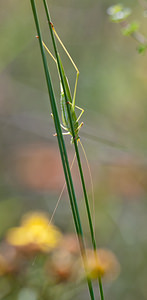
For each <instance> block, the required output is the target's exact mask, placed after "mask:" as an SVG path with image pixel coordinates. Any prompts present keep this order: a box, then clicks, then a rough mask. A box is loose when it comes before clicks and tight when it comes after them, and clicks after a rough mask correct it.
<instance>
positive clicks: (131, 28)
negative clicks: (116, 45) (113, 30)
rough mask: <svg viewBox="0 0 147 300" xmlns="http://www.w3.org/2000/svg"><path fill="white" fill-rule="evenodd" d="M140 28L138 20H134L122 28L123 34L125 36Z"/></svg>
mask: <svg viewBox="0 0 147 300" xmlns="http://www.w3.org/2000/svg"><path fill="white" fill-rule="evenodd" d="M138 29H139V23H138V22H132V23H130V24H128V25H127V26H126V27H124V28H122V34H123V35H125V36H129V35H131V34H132V33H134V32H136V31H138Z"/></svg>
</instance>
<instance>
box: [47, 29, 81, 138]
mask: <svg viewBox="0 0 147 300" xmlns="http://www.w3.org/2000/svg"><path fill="white" fill-rule="evenodd" d="M51 25H52V29H53V32H54V34H55V36H56V37H57V39H58V41H59V43H60V44H61V46H62V47H63V49H64V50H65V52H66V54H67V56H68V57H69V59H70V61H71V63H72V64H73V66H74V68H75V70H76V72H77V74H76V81H75V87H74V93H73V98H72V95H71V91H70V86H69V83H68V79H67V77H66V75H65V71H64V68H63V65H62V62H61V59H60V56H59V63H60V68H61V72H62V77H63V81H64V87H65V90H66V95H67V98H68V104H69V105H70V114H71V120H72V124H73V128H74V133H75V139H76V140H77V141H79V139H80V138H79V130H80V128H81V127H82V125H83V122H81V123H80V124H79V120H80V118H81V116H82V114H83V112H84V109H82V108H80V107H78V106H77V105H75V100H76V91H77V82H78V77H79V70H78V68H77V67H76V65H75V63H74V61H73V60H72V58H71V56H70V54H69V53H68V51H67V49H66V48H65V46H64V45H63V43H62V41H61V40H60V38H59V36H58V34H57V32H56V31H55V29H54V26H53V24H51ZM42 44H43V46H44V48H45V49H46V50H47V52H48V53H49V54H50V56H51V57H52V58H53V60H54V61H55V62H56V65H57V61H56V59H55V57H54V56H53V55H52V53H51V52H50V50H49V49H48V48H47V46H46V44H45V43H44V42H42ZM57 69H58V65H57ZM58 73H59V71H58ZM59 79H60V90H61V95H60V97H61V98H60V103H61V111H62V122H63V124H61V127H62V128H63V129H64V130H65V131H67V132H63V134H64V135H68V134H70V135H71V136H72V132H71V126H70V120H69V116H68V111H67V105H66V100H65V95H64V91H63V87H62V84H61V78H60V74H59ZM75 108H77V109H79V110H80V111H81V113H80V115H79V116H78V117H77V116H76V113H75ZM71 143H73V136H72V138H71Z"/></svg>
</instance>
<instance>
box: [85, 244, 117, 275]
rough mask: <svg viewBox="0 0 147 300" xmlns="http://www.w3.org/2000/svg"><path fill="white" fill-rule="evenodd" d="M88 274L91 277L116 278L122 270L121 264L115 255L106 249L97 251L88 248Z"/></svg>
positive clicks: (86, 260) (86, 261)
mask: <svg viewBox="0 0 147 300" xmlns="http://www.w3.org/2000/svg"><path fill="white" fill-rule="evenodd" d="M85 263H86V265H87V274H88V276H89V277H90V278H91V279H96V278H98V277H103V276H105V277H107V279H111V280H112V279H115V278H116V277H117V276H118V274H119V271H120V265H119V263H118V261H117V258H116V257H115V255H114V254H113V253H112V252H111V251H109V250H106V249H98V250H97V251H96V252H94V251H93V250H87V259H85Z"/></svg>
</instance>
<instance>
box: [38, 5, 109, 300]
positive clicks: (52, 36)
mask: <svg viewBox="0 0 147 300" xmlns="http://www.w3.org/2000/svg"><path fill="white" fill-rule="evenodd" d="M43 3H44V7H45V11H46V16H47V20H48V23H49V28H50V33H51V38H52V42H53V48H54V51H55V57H56V59H57V64H58V68H59V74H60V78H61V83H62V86H63V91H64V96H65V100H66V105H67V112H68V117H69V121H70V127H71V132H72V136H73V141H74V146H75V152H76V157H77V162H78V167H79V172H80V177H81V183H82V187H83V193H84V199H85V205H86V210H87V215H88V220H89V227H90V233H91V239H92V245H93V249H94V251H95V252H96V248H97V247H96V240H95V234H94V227H93V223H92V217H91V212H90V206H89V201H88V196H87V191H86V185H85V180H84V175H83V170H82V165H81V160H80V155H79V149H78V145H77V140H76V138H75V132H74V127H73V122H72V118H71V113H70V107H69V105H70V104H69V101H68V97H67V93H66V88H65V85H64V79H63V74H62V70H61V65H60V60H59V55H58V50H57V45H56V42H55V38H54V33H53V29H52V25H51V17H50V13H49V9H48V6H47V2H46V0H43ZM98 282H99V289H100V295H101V300H104V295H103V288H102V281H101V278H99V280H98Z"/></svg>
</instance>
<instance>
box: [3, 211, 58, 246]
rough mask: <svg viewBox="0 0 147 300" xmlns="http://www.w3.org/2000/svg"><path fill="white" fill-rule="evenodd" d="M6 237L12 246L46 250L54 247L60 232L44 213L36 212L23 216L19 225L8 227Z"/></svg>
mask: <svg viewBox="0 0 147 300" xmlns="http://www.w3.org/2000/svg"><path fill="white" fill-rule="evenodd" d="M6 239H7V241H8V242H9V243H10V244H11V245H13V246H19V247H32V246H33V247H32V248H33V249H34V250H40V251H43V252H47V251H49V250H50V249H52V248H54V247H56V245H57V244H58V242H59V241H60V239H61V233H60V232H59V230H58V229H56V227H55V226H53V225H51V224H50V223H49V220H48V218H47V216H46V215H45V214H43V213H38V212H37V213H31V214H27V215H26V216H24V217H23V219H22V223H21V226H20V227H14V228H12V229H10V230H9V231H8V233H7V236H6Z"/></svg>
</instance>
